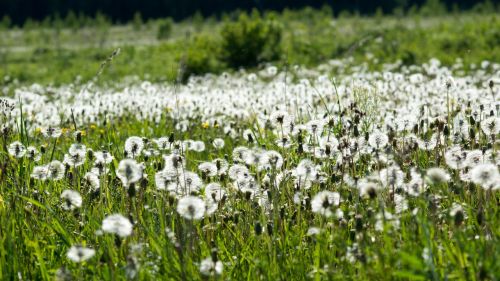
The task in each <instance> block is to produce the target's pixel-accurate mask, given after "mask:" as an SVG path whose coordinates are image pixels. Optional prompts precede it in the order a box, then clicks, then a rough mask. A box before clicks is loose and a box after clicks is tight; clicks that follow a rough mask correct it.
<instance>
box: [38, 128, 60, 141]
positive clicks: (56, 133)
mask: <svg viewBox="0 0 500 281" xmlns="http://www.w3.org/2000/svg"><path fill="white" fill-rule="evenodd" d="M42 134H43V136H44V137H46V138H54V139H55V138H58V137H60V136H61V134H62V130H61V129H59V128H54V127H48V128H43V129H42Z"/></svg>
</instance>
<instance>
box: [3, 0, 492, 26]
mask: <svg viewBox="0 0 500 281" xmlns="http://www.w3.org/2000/svg"><path fill="white" fill-rule="evenodd" d="M499 2H500V0H486V1H477V0H414V1H412V0H377V1H373V0H272V1H271V0H238V1H228V0H209V1H207V0H183V1H177V0H142V1H137V0H1V1H0V16H1V17H2V18H3V23H4V24H8V25H9V26H12V25H15V26H22V25H24V24H25V23H26V22H30V21H38V22H43V21H47V20H49V21H50V20H51V21H57V20H60V19H66V20H69V21H73V22H79V23H80V24H84V23H85V21H86V20H88V18H96V17H103V16H105V17H106V18H108V19H109V20H110V21H112V22H114V23H124V22H129V21H131V20H133V19H134V18H137V17H138V16H139V15H140V17H141V18H142V19H155V18H166V17H170V18H173V19H174V20H176V21H178V20H183V19H186V18H188V17H191V16H193V15H196V16H198V17H199V16H203V17H212V16H213V17H222V16H224V15H227V14H230V13H231V12H233V11H236V10H240V11H250V10H252V9H257V10H259V11H261V12H262V11H264V10H276V11H281V10H283V9H297V8H302V7H305V6H311V7H314V8H319V7H322V6H328V7H329V8H330V9H332V10H333V13H334V15H336V16H337V15H339V14H341V13H355V14H375V13H384V14H388V13H395V14H405V13H408V12H415V11H419V12H422V13H424V14H425V13H428V14H433V13H443V12H446V11H451V10H455V11H459V10H468V9H473V8H479V9H488V8H491V9H497V8H498V5H499Z"/></svg>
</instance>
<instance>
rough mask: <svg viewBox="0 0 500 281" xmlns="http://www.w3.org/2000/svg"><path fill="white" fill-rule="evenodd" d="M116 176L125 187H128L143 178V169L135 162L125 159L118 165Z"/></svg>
mask: <svg viewBox="0 0 500 281" xmlns="http://www.w3.org/2000/svg"><path fill="white" fill-rule="evenodd" d="M116 176H117V177H118V178H119V179H120V180H121V181H122V183H123V185H124V186H126V187H128V186H129V185H130V184H132V183H135V182H137V181H139V180H140V179H141V178H142V169H141V167H140V166H139V164H137V162H136V161H135V160H132V159H124V160H122V161H120V164H119V165H118V169H117V170H116Z"/></svg>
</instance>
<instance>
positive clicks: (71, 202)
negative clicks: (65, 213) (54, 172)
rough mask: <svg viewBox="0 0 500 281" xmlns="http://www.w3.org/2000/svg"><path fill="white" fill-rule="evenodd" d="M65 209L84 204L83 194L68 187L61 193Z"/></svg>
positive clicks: (72, 208) (75, 207)
mask: <svg viewBox="0 0 500 281" xmlns="http://www.w3.org/2000/svg"><path fill="white" fill-rule="evenodd" d="M61 200H62V201H63V205H62V208H63V209H64V210H74V209H77V208H80V207H81V206H82V196H81V195H80V193H78V191H74V190H69V189H66V190H64V191H63V192H62V193H61Z"/></svg>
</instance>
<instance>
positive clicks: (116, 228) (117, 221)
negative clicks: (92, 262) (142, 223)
mask: <svg viewBox="0 0 500 281" xmlns="http://www.w3.org/2000/svg"><path fill="white" fill-rule="evenodd" d="M102 231H103V232H105V233H112V234H116V235H118V236H120V237H121V238H124V237H127V236H129V235H130V234H132V223H131V222H130V221H129V220H128V219H127V218H126V217H124V216H122V215H120V214H115V215H109V216H107V217H106V218H104V220H103V221H102Z"/></svg>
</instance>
